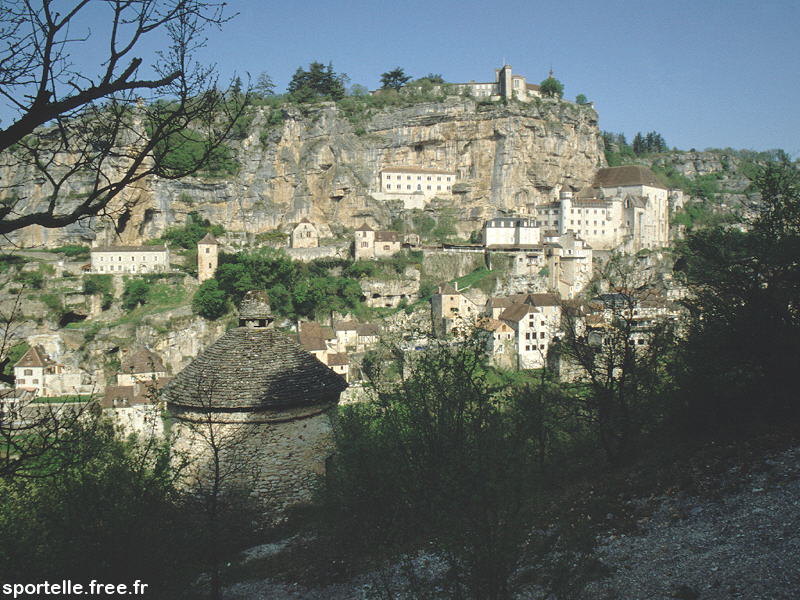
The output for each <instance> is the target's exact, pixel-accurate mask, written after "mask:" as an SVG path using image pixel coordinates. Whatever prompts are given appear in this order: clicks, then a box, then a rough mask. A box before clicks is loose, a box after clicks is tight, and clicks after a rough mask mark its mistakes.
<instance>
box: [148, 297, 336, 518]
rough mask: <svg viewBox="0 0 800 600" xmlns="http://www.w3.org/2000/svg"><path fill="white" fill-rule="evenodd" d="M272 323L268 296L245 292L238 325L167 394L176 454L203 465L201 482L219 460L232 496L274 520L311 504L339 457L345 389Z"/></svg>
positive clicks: (196, 478)
mask: <svg viewBox="0 0 800 600" xmlns="http://www.w3.org/2000/svg"><path fill="white" fill-rule="evenodd" d="M272 320H273V317H272V314H271V310H270V307H269V301H268V298H267V295H266V293H265V292H249V293H248V294H246V295H245V298H244V300H243V301H242V305H241V308H240V313H239V327H236V328H234V329H230V330H228V331H227V332H226V333H225V334H224V335H223V336H222V337H221V338H220V339H218V340H217V341H216V342H214V343H213V344H212V345H211V346H209V347H208V348H206V349H205V350H204V351H203V352H202V353H201V354H200V355H199V356H198V357H197V358H196V359H194V360H193V361H192V362H191V363H190V364H189V365H188V366H187V367H186V368H185V369H184V370H183V371H181V372H180V373H178V375H176V376H175V377H174V378H173V380H172V381H171V382H170V383H169V384H168V385H167V386H166V387H165V388H164V390H163V394H162V395H163V398H164V400H165V401H166V406H167V411H168V413H169V414H170V416H171V418H172V420H173V424H172V431H173V433H174V435H175V445H176V446H177V450H178V451H183V452H185V453H187V455H189V456H193V457H194V458H195V461H194V463H193V464H192V467H191V469H192V470H191V473H192V479H193V482H194V485H195V486H197V487H199V488H200V489H207V488H208V486H209V485H210V484H211V483H213V481H211V479H213V477H214V475H213V470H212V469H211V467H210V465H211V459H212V455H213V454H217V455H218V456H219V457H220V461H221V465H222V468H224V469H225V472H226V473H227V475H228V477H226V479H225V480H224V482H223V483H224V485H225V486H226V490H229V491H232V490H239V491H240V492H241V493H243V494H246V495H247V496H249V497H250V498H253V499H254V500H255V501H257V502H258V503H259V505H260V507H261V510H262V511H263V514H264V516H265V519H266V520H268V521H271V522H275V521H280V520H282V519H283V517H284V515H285V510H286V508H288V507H289V506H291V505H294V504H298V503H304V502H309V501H310V500H311V499H312V498H313V495H314V491H315V489H316V487H317V484H318V482H319V479H320V477H322V476H324V474H325V468H326V462H327V461H328V459H329V458H330V456H331V455H332V453H333V431H332V421H331V419H332V416H333V415H332V413H333V411H334V410H335V407H336V405H337V403H338V401H339V395H340V393H341V392H342V391H343V390H344V389H345V388H346V387H347V383H346V382H345V381H344V379H343V378H342V377H341V376H339V375H337V374H336V373H334V372H333V371H332V370H331V369H329V368H328V367H326V366H325V365H323V364H322V363H321V362H320V361H318V360H316V359H315V358H314V357H313V356H312V355H311V354H309V353H308V352H306V351H305V350H303V348H302V347H301V346H300V344H299V343H298V342H297V341H296V339H294V338H293V337H292V336H289V335H287V334H284V333H281V332H279V331H277V330H276V329H274V328H272ZM209 429H213V433H214V439H215V440H216V441H215V442H214V446H213V447H212V446H211V444H210V443H209V441H208V438H209Z"/></svg>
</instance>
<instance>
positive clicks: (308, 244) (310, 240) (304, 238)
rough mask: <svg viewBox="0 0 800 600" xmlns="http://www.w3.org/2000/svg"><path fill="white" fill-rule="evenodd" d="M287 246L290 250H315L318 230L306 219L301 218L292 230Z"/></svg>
mask: <svg viewBox="0 0 800 600" xmlns="http://www.w3.org/2000/svg"><path fill="white" fill-rule="evenodd" d="M289 245H290V247H292V248H317V247H318V246H319V230H318V229H317V226H316V225H314V224H313V223H312V222H311V221H309V220H308V219H306V218H303V219H302V220H301V221H300V222H299V223H298V224H297V225H295V226H294V227H293V228H292V233H291V235H290V237H289Z"/></svg>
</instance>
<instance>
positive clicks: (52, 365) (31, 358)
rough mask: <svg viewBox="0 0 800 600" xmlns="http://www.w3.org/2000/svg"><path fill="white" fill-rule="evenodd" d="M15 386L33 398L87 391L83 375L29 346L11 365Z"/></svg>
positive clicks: (88, 387)
mask: <svg viewBox="0 0 800 600" xmlns="http://www.w3.org/2000/svg"><path fill="white" fill-rule="evenodd" d="M14 387H15V389H17V390H20V391H28V392H31V393H32V394H33V395H34V396H45V397H48V396H69V395H79V394H83V393H87V392H90V391H91V389H92V386H91V385H88V384H84V374H83V373H81V372H75V371H70V370H68V369H67V368H66V367H65V366H64V365H62V364H59V363H57V362H56V361H54V360H52V359H51V358H50V356H48V355H47V353H46V352H45V351H44V350H43V349H42V347H41V346H36V345H34V346H31V347H30V348H28V351H27V352H26V353H25V354H23V355H22V357H21V358H20V359H19V360H18V361H17V362H16V363H15V364H14Z"/></svg>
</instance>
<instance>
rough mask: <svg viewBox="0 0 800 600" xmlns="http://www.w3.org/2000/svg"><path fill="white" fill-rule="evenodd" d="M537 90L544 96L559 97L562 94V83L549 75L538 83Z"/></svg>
mask: <svg viewBox="0 0 800 600" xmlns="http://www.w3.org/2000/svg"><path fill="white" fill-rule="evenodd" d="M539 91H540V92H541V93H542V96H544V97H545V98H561V97H562V96H563V95H564V84H563V83H561V82H560V81H559V80H558V79H556V78H555V77H553V76H552V75H550V76H549V77H548V78H547V79H545V80H544V81H542V83H540V84H539Z"/></svg>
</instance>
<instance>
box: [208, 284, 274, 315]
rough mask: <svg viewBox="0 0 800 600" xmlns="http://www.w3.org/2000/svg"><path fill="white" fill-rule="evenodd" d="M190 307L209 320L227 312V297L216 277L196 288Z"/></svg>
mask: <svg viewBox="0 0 800 600" xmlns="http://www.w3.org/2000/svg"><path fill="white" fill-rule="evenodd" d="M270 299H271V300H272V298H270ZM192 308H193V309H194V311H195V312H196V313H197V314H199V315H200V316H201V317H204V318H206V319H209V320H214V319H218V318H220V317H221V316H222V315H224V314H225V313H226V312H228V299H227V298H226V296H225V291H224V290H221V289H220V288H219V282H218V281H217V280H216V279H209V280H208V281H205V282H203V284H202V285H201V286H200V287H199V288H198V290H197V291H196V292H195V294H194V298H192Z"/></svg>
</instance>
